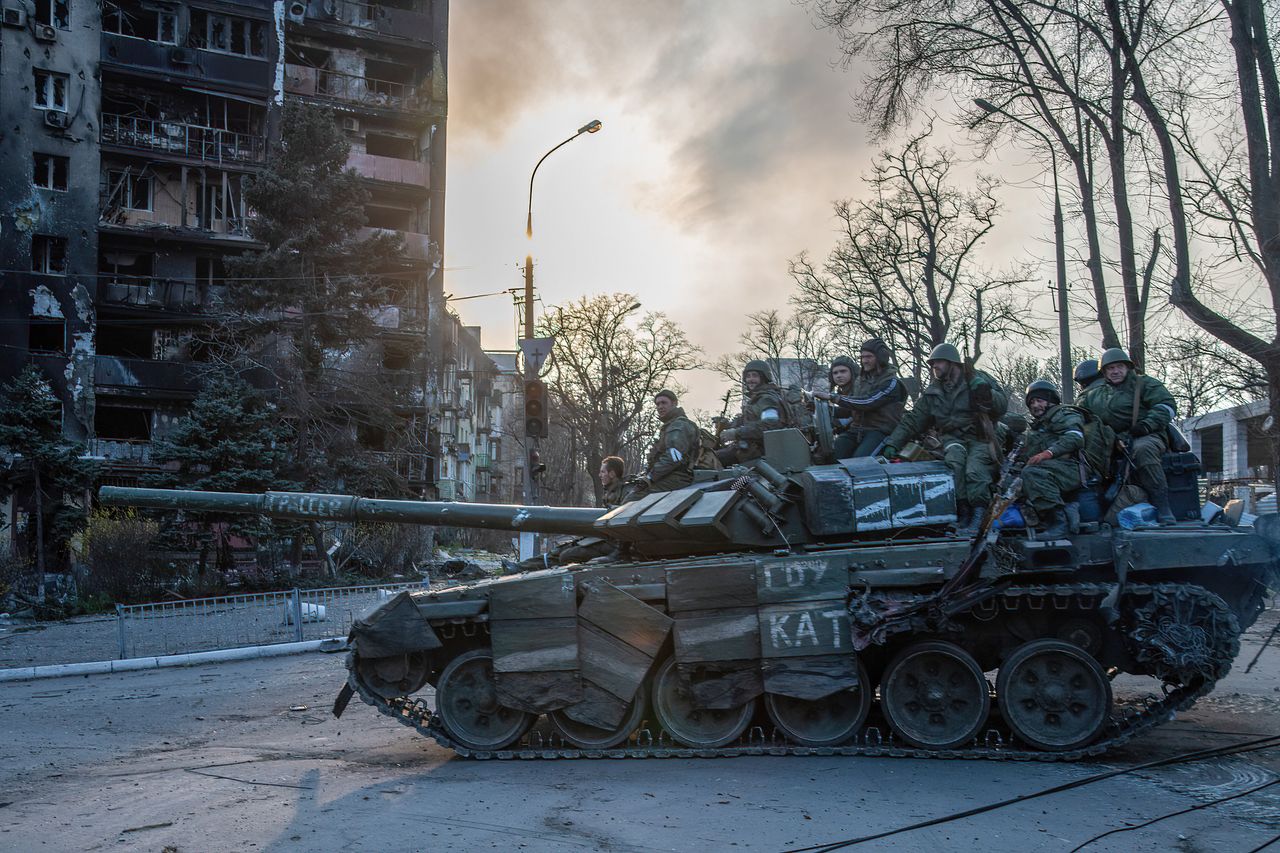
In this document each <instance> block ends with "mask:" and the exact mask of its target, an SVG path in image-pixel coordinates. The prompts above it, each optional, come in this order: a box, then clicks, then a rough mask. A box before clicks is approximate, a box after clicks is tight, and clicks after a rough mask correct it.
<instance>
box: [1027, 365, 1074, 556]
mask: <svg viewBox="0 0 1280 853" xmlns="http://www.w3.org/2000/svg"><path fill="white" fill-rule="evenodd" d="M1025 399H1026V403H1027V411H1028V412H1030V414H1031V425H1030V426H1029V427H1028V428H1027V432H1026V438H1025V440H1024V444H1023V445H1022V451H1021V453H1020V454H1019V458H1020V459H1022V460H1024V462H1025V464H1024V467H1023V469H1022V494H1023V497H1024V499H1025V503H1026V504H1027V505H1029V506H1030V507H1031V508H1032V509H1033V510H1035V514H1036V517H1037V519H1038V521H1039V523H1038V524H1037V525H1036V530H1037V533H1036V538H1037V539H1041V540H1050V539H1061V538H1062V537H1064V536H1066V535H1067V515H1066V500H1065V499H1064V498H1063V494H1064V493H1066V492H1072V491H1075V490H1076V489H1078V488H1080V460H1079V457H1078V455H1077V454H1078V452H1079V450H1080V448H1081V447H1083V446H1084V416H1083V415H1082V414H1081V413H1080V412H1079V411H1078V410H1076V409H1074V408H1072V407H1071V406H1063V405H1062V397H1061V396H1060V395H1059V394H1058V386H1056V385H1054V384H1053V383H1052V382H1050V381H1049V380H1047V379H1037V380H1036V381H1035V382H1032V383H1031V384H1030V385H1028V386H1027V395H1026V398H1025Z"/></svg>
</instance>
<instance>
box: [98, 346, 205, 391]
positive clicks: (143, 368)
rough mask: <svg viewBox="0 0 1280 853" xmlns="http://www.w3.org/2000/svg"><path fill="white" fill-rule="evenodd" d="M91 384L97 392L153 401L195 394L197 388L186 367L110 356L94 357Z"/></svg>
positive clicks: (197, 385)
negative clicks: (127, 393) (125, 393)
mask: <svg viewBox="0 0 1280 853" xmlns="http://www.w3.org/2000/svg"><path fill="white" fill-rule="evenodd" d="M93 383H94V386H95V387H97V388H98V389H101V390H106V389H112V390H117V391H119V390H127V391H130V392H133V393H135V394H137V395H138V396H153V397H168V396H180V397H185V396H188V395H192V394H195V393H196V391H197V390H198V389H199V386H200V383H199V379H198V378H197V376H196V371H195V369H194V366H193V365H191V364H189V363H186V362H177V361H153V360H151V359H146V358H125V357H123V356H112V355H99V356H95V357H94V365H93Z"/></svg>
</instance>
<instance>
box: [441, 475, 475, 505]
mask: <svg viewBox="0 0 1280 853" xmlns="http://www.w3.org/2000/svg"><path fill="white" fill-rule="evenodd" d="M436 490H437V492H438V493H439V495H440V500H442V501H465V500H468V495H467V491H468V490H467V483H466V482H465V481H463V480H438V481H436Z"/></svg>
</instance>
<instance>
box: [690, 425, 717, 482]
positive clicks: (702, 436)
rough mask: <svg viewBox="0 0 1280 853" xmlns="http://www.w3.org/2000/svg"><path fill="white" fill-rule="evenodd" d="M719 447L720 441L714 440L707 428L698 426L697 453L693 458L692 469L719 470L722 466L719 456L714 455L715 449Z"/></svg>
mask: <svg viewBox="0 0 1280 853" xmlns="http://www.w3.org/2000/svg"><path fill="white" fill-rule="evenodd" d="M719 447H720V442H718V441H716V437H715V436H714V435H712V434H711V432H710V431H709V430H705V429H703V428H702V427H698V453H697V456H696V457H695V458H694V460H693V470H695V471H719V470H720V469H721V468H722V467H723V466H722V465H721V464H720V457H719V456H716V449H717V448H719Z"/></svg>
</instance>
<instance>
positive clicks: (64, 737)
mask: <svg viewBox="0 0 1280 853" xmlns="http://www.w3.org/2000/svg"><path fill="white" fill-rule="evenodd" d="M1276 618H1277V614H1276V613H1274V612H1272V613H1267V614H1264V617H1263V619H1262V621H1261V622H1260V624H1259V625H1258V626H1255V627H1254V629H1253V630H1252V631H1251V632H1250V634H1249V635H1248V636H1247V637H1246V640H1245V644H1244V651H1243V652H1242V655H1241V658H1240V660H1239V661H1238V662H1237V666H1236V668H1235V671H1234V672H1233V673H1232V675H1231V676H1230V677H1229V678H1228V679H1227V680H1226V681H1224V682H1223V683H1222V684H1220V685H1219V688H1218V690H1217V692H1215V693H1214V694H1213V695H1211V696H1209V697H1207V698H1206V699H1202V700H1201V701H1200V703H1199V704H1198V705H1197V706H1196V708H1195V709H1193V710H1192V711H1191V712H1189V713H1187V714H1185V715H1183V716H1182V717H1180V718H1179V719H1178V720H1176V721H1174V722H1173V723H1170V724H1168V725H1166V726H1165V727H1164V728H1162V729H1161V730H1159V731H1157V732H1154V733H1151V734H1149V735H1147V736H1145V737H1144V738H1142V739H1141V740H1139V741H1137V742H1136V743H1134V744H1131V745H1129V746H1127V747H1125V748H1124V749H1123V750H1120V751H1118V752H1115V753H1113V754H1109V755H1108V756H1106V759H1105V760H1104V761H1093V762H1086V763H1079V764H1064V765H1059V764H1038V763H1033V764H1023V763H1014V762H993V761H966V762H961V761H920V760H909V759H868V758H737V759H715V760H706V759H704V760H650V761H638V760H612V761H610V760H600V761H508V762H497V761H467V760H463V759H458V758H456V757H454V756H453V755H452V754H451V753H449V752H447V751H445V750H443V749H440V748H439V747H437V746H435V745H434V744H432V743H430V742H428V741H425V740H424V739H422V738H420V737H419V736H417V735H416V734H415V733H414V732H412V731H411V730H409V729H407V728H404V727H402V726H399V725H397V724H395V723H394V722H392V721H390V720H387V719H386V718H384V717H382V716H380V715H378V714H377V713H376V712H375V711H374V710H373V709H372V708H369V707H367V706H365V705H363V704H361V703H360V702H359V701H358V700H356V701H354V702H353V703H352V704H351V706H350V708H349V709H348V711H347V713H346V714H345V715H344V716H343V718H342V719H341V720H334V719H333V718H332V717H331V716H330V715H329V713H328V708H329V706H330V703H331V702H332V699H333V696H334V694H335V693H336V692H337V690H338V688H339V686H340V685H341V682H342V677H343V669H342V658H341V656H338V655H324V654H313V655H304V656H300V657H293V658H281V659H273V660H264V661H250V662H244V663H235V664H221V665H210V666H203V667H192V668H187V669H161V670H149V671H143V672H136V673H125V674H117V675H105V676H92V677H77V678H63V679H49V680H43V681H31V682H17V683H10V684H6V685H4V691H3V693H0V731H2V732H3V733H4V737H3V738H2V739H0V850H14V851H32V850H57V851H63V850H130V851H132V850H151V851H221V850H228V851H244V850H271V851H295V850H296V851H317V850H320V851H326V850H388V851H398V850H477V849H480V850H485V849H495V850H510V849H518V850H577V849H585V850H611V851H613V850H616V851H630V850H688V849H702V850H769V851H773V850H787V849H794V848H798V847H806V846H809V845H814V844H818V843H822V842H830V841H838V840H841V839H847V838H852V837H856V836H861V835H865V834H869V833H874V832H882V831H886V830H891V829H894V828H896V827H902V826H906V825H909V824H912V823H915V822H918V821H921V820H925V819H930V818H935V817H940V816H944V815H948V814H951V813H954V812H956V811H961V810H967V809H971V808H974V807H976V806H980V805H983V804H985V803H991V802H996V801H1000V800H1004V799H1007V798H1010V797H1013V796H1017V795H1023V794H1029V793H1033V792H1036V791H1039V790H1042V789H1044V788H1047V787H1051V786H1054V785H1059V784H1062V783H1064V782H1070V781H1073V780H1079V779H1083V778H1085V777H1088V776H1090V775H1092V774H1095V773H1098V772H1100V771H1103V770H1107V769H1110V768H1114V767H1125V766H1131V765H1135V764H1139V763H1142V762H1144V761H1149V760H1151V759H1153V758H1159V757H1165V756H1171V755H1176V754H1179V753H1183V752H1187V751H1192V750H1197V749H1203V748H1205V747H1208V746H1216V745H1220V744H1227V743H1232V742H1237V741H1244V740H1247V739H1249V738H1250V737H1256V736H1258V735H1262V734H1280V649H1272V650H1270V651H1268V652H1267V653H1266V654H1264V655H1263V657H1262V659H1261V662H1260V663H1259V664H1258V667H1257V668H1256V669H1255V670H1254V671H1253V673H1251V674H1248V675H1245V674H1244V672H1243V670H1244V665H1245V663H1247V662H1248V660H1249V659H1250V658H1251V657H1252V656H1253V654H1254V652H1256V650H1257V648H1258V644H1259V643H1260V641H1261V637H1262V636H1263V635H1264V633H1265V632H1268V631H1270V629H1271V627H1273V626H1274V625H1275V623H1276ZM1128 690H1129V688H1128V687H1126V685H1125V684H1124V683H1118V684H1117V692H1118V694H1121V695H1123V694H1125V693H1126V691H1128ZM1276 780H1280V748H1276V749H1271V750H1268V751H1264V752H1254V753H1249V754H1244V755H1238V756H1234V757H1230V758H1220V759H1216V760H1213V761H1203V762H1197V763H1193V764H1183V765H1176V766H1170V767H1165V768H1158V769H1151V770H1145V771H1140V772H1137V773H1131V774H1127V775H1122V776H1119V777H1116V778H1112V779H1109V780H1106V781H1099V782H1095V783H1092V784H1088V785H1086V786H1084V787H1080V788H1076V789H1074V790H1071V791H1067V792H1063V793H1058V794H1053V795H1051V796H1046V797H1042V798H1039V799H1034V800H1030V801H1027V802H1023V803H1019V804H1016V805H1012V806H1008V807H1005V808H1000V809H998V810H995V811H992V812H988V813H986V814H982V815H978V816H975V817H970V818H965V819H962V820H956V821H951V822H948V823H944V824H941V825H939V826H936V827H931V828H928V829H921V830H915V831H912V832H908V833H902V834H898V835H895V836H893V837H891V838H888V839H884V840H881V841H876V842H871V843H868V844H865V845H861V846H860V848H859V849H865V850H890V849H893V850H982V851H984V853H995V851H1068V850H1071V849H1072V848H1073V847H1075V846H1076V845H1077V844H1080V843H1081V842H1084V841H1086V840H1087V839H1089V838H1091V837H1092V836H1094V835H1096V834H1097V833H1100V832H1103V831H1106V830H1110V829H1116V828H1120V827H1123V826H1126V825H1133V824H1137V823H1141V822H1143V821H1145V820H1149V819H1151V818H1153V817H1157V816H1160V815H1164V814H1167V813H1170V812H1173V811H1177V810H1181V809H1188V808H1191V807H1193V806H1204V805H1205V804H1207V803H1210V802H1211V801H1213V800H1216V799H1218V798H1221V797H1226V796H1231V795H1235V794H1240V793H1242V792H1246V791H1249V790H1251V789H1253V788H1257V787H1258V786H1261V785H1266V784H1267V783H1269V782H1272V781H1276ZM1277 835H1280V784H1276V785H1273V786H1271V787H1267V788H1265V789H1263V790H1260V791H1257V792H1256V793H1252V794H1249V795H1247V796H1243V797H1240V798H1238V799H1235V800H1232V801H1230V802H1225V803H1222V804H1219V805H1212V806H1208V807H1204V808H1200V809H1198V810H1195V811H1192V812H1189V813H1187V814H1184V815H1181V816H1177V817H1172V818H1169V819H1167V820H1163V821H1160V822H1157V823H1155V824H1153V825H1151V826H1148V827H1145V828H1141V829H1135V830H1133V831H1128V832H1123V833H1121V834H1118V835H1114V836H1111V837H1109V838H1106V839H1103V840H1101V841H1099V842H1096V843H1093V844H1090V845H1089V846H1088V847H1086V848H1085V849H1086V850H1090V851H1103V850H1117V851H1119V850H1124V851H1156V850H1159V851H1166V850H1178V851H1187V853H1190V852H1191V851H1228V852H1229V853H1244V851H1248V850H1251V849H1253V848H1255V847H1257V846H1258V845H1260V844H1263V843H1265V842H1267V841H1268V840H1269V839H1272V838H1275V837H1276V836H1277ZM1271 850H1273V851H1277V852H1278V853H1280V841H1278V842H1277V843H1276V844H1275V845H1274V846H1273V847H1272V848H1271Z"/></svg>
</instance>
